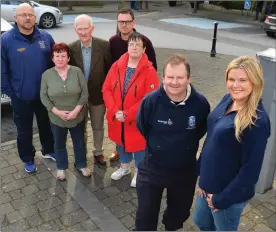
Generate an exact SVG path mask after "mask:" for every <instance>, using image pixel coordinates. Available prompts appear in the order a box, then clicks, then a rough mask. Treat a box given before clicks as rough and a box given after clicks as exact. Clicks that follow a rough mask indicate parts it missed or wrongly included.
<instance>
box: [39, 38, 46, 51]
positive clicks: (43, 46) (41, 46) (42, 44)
mask: <svg viewBox="0 0 276 232" xmlns="http://www.w3.org/2000/svg"><path fill="white" fill-rule="evenodd" d="M38 44H39V46H40V48H42V49H44V48H46V46H45V41H43V40H40V41H38Z"/></svg>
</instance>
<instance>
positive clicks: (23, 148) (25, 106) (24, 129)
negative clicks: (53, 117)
mask: <svg viewBox="0 0 276 232" xmlns="http://www.w3.org/2000/svg"><path fill="white" fill-rule="evenodd" d="M11 102H12V109H13V120H14V123H15V125H16V128H17V149H18V154H19V157H20V159H21V160H22V161H23V162H24V163H27V162H31V161H34V157H35V152H36V150H35V148H34V146H33V118H34V114H35V116H36V121H37V126H38V132H39V139H40V143H41V145H42V152H43V153H44V154H49V153H51V152H54V139H53V134H52V131H51V127H50V121H49V118H48V112H47V110H46V108H45V107H44V105H43V104H42V103H41V101H40V100H22V99H20V98H18V97H17V96H16V95H15V94H14V95H13V96H12V97H11Z"/></svg>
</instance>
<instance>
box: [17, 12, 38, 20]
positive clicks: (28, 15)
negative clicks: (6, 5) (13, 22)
mask: <svg viewBox="0 0 276 232" xmlns="http://www.w3.org/2000/svg"><path fill="white" fill-rule="evenodd" d="M16 16H20V17H22V18H24V19H26V18H27V17H29V18H32V17H34V16H35V15H33V14H25V13H22V14H18V15H16Z"/></svg>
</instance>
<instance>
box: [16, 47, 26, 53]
mask: <svg viewBox="0 0 276 232" xmlns="http://www.w3.org/2000/svg"><path fill="white" fill-rule="evenodd" d="M25 50H26V48H18V49H17V51H18V52H23V51H25Z"/></svg>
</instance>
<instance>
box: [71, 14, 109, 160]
mask: <svg viewBox="0 0 276 232" xmlns="http://www.w3.org/2000/svg"><path fill="white" fill-rule="evenodd" d="M74 28H75V31H76V33H77V34H78V36H79V40H77V41H75V42H73V43H71V44H69V48H70V53H71V61H70V63H71V64H72V65H74V66H77V67H79V68H80V69H81V70H82V71H83V73H84V76H85V78H86V80H87V85H88V92H89V98H88V112H89V115H90V119H91V126H92V131H93V138H94V149H93V153H94V158H95V162H96V163H98V164H101V165H105V164H106V161H105V159H104V156H103V139H104V115H105V112H106V108H105V105H104V101H103V97H102V85H103V83H104V81H105V77H106V75H107V73H108V71H109V68H110V66H111V63H112V59H111V53H110V47H109V42H107V41H105V40H102V39H99V38H95V37H93V36H92V33H93V31H94V25H93V22H92V19H91V17H90V16H88V15H79V16H78V17H77V18H76V19H75V25H74ZM87 117H88V115H87Z"/></svg>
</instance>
